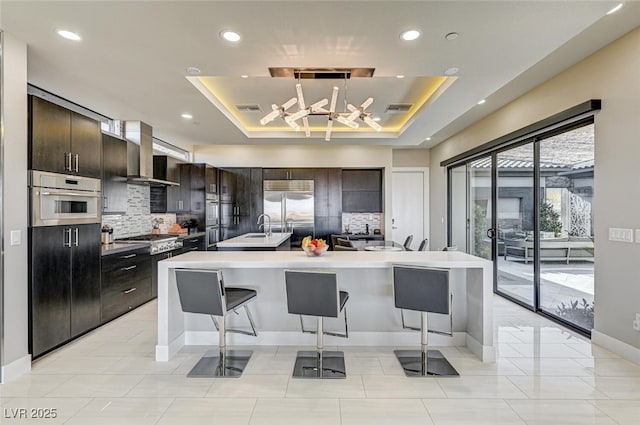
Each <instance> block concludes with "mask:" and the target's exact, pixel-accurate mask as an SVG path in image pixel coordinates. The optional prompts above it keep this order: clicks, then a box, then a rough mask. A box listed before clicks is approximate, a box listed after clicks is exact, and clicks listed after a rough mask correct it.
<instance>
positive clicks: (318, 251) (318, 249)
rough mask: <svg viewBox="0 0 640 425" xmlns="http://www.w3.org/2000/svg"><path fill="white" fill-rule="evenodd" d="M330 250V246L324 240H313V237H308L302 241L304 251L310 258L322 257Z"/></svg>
mask: <svg viewBox="0 0 640 425" xmlns="http://www.w3.org/2000/svg"><path fill="white" fill-rule="evenodd" d="M328 249H329V245H327V242H325V240H324V239H311V236H307V237H305V238H304V239H302V250H303V251H304V252H305V254H307V256H308V257H320V256H322V255H324V254H325V253H326V252H327V250H328Z"/></svg>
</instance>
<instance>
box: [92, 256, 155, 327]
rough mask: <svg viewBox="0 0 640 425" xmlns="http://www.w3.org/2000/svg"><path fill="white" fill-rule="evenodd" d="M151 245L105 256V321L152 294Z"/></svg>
mask: <svg viewBox="0 0 640 425" xmlns="http://www.w3.org/2000/svg"><path fill="white" fill-rule="evenodd" d="M151 257H152V256H150V255H149V248H147V247H145V248H139V249H135V250H130V251H125V252H120V253H115V254H111V255H105V256H103V257H102V284H101V294H102V321H103V322H106V321H108V320H111V319H114V318H116V317H118V316H120V315H122V314H124V313H126V312H128V311H130V310H132V309H134V308H136V307H138V306H140V305H142V304H144V303H145V302H147V301H149V300H150V299H151V298H152V296H153V295H152V284H151V282H152V275H151V264H152V261H151Z"/></svg>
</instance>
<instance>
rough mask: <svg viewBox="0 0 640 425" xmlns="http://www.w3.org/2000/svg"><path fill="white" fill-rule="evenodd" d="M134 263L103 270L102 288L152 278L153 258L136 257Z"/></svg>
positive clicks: (124, 262) (116, 265)
mask: <svg viewBox="0 0 640 425" xmlns="http://www.w3.org/2000/svg"><path fill="white" fill-rule="evenodd" d="M131 260H132V261H123V262H118V263H116V264H110V265H109V267H105V268H103V269H102V286H103V287H105V286H106V287H108V286H110V285H113V284H118V283H120V282H127V281H128V282H134V281H136V280H140V279H144V278H148V277H150V276H151V257H150V256H149V255H148V254H147V255H146V256H145V257H144V258H140V257H136V258H133V259H131Z"/></svg>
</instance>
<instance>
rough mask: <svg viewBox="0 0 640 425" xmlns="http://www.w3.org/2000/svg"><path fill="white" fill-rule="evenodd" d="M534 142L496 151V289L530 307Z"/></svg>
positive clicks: (532, 261) (532, 281) (532, 276)
mask: <svg viewBox="0 0 640 425" xmlns="http://www.w3.org/2000/svg"><path fill="white" fill-rule="evenodd" d="M533 151H534V144H533V143H527V144H526V145H522V146H518V147H516V148H512V149H508V150H506V151H502V152H498V153H497V154H496V163H497V184H496V194H497V198H496V202H497V206H496V213H497V214H496V228H497V247H498V252H497V258H496V264H497V273H496V277H497V282H496V291H497V292H498V293H500V294H502V295H506V296H508V297H510V298H512V299H514V300H517V301H519V302H521V303H524V304H526V305H527V306H529V307H531V308H533V307H534V277H535V273H534V264H535V259H536V255H535V236H536V234H535V231H534V230H535V219H536V216H535V207H534V202H535V196H534V193H535V192H534V176H533V174H534V163H535V161H534V152H533Z"/></svg>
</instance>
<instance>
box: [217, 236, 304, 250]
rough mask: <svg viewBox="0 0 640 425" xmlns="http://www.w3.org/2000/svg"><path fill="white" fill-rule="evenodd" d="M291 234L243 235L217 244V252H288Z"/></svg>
mask: <svg viewBox="0 0 640 425" xmlns="http://www.w3.org/2000/svg"><path fill="white" fill-rule="evenodd" d="M290 239H291V233H272V234H268V233H245V234H244V235H240V236H237V237H235V238H231V239H225V240H223V241H221V242H218V243H217V244H216V246H217V247H218V251H289V250H290V249H291V243H290Z"/></svg>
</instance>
